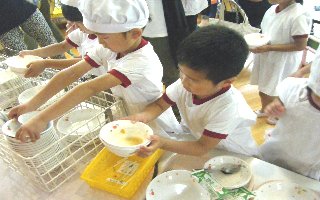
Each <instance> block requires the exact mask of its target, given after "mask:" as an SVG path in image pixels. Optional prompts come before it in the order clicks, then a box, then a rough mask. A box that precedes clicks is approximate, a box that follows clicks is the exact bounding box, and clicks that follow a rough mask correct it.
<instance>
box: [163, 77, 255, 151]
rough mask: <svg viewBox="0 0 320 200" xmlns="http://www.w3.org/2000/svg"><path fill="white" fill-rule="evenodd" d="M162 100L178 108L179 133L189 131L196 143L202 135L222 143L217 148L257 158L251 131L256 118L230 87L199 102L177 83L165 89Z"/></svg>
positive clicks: (236, 92)
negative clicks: (179, 119) (180, 128)
mask: <svg viewBox="0 0 320 200" xmlns="http://www.w3.org/2000/svg"><path fill="white" fill-rule="evenodd" d="M163 98H164V99H165V100H166V102H167V103H169V104H171V105H172V104H176V105H177V107H178V109H179V112H180V115H181V126H182V129H183V130H185V131H189V133H191V134H192V135H193V136H194V137H195V139H199V138H200V137H201V136H202V135H205V136H208V137H213V138H217V139H221V141H220V143H219V145H218V146H219V147H220V148H224V149H227V150H229V151H233V152H236V153H241V154H246V155H257V146H256V143H255V141H254V140H253V138H252V137H251V130H250V127H251V126H252V125H253V124H255V122H256V115H255V114H254V113H253V111H252V110H251V108H250V107H249V105H248V104H247V102H246V101H245V99H244V98H243V96H242V94H241V93H240V92H239V91H238V90H237V89H235V88H234V87H233V86H231V87H229V88H224V89H223V90H221V91H220V92H218V93H217V94H215V95H214V96H212V97H209V98H206V99H201V100H199V99H195V98H194V96H193V94H191V93H190V92H188V91H187V90H186V89H184V87H183V85H182V83H181V80H180V79H179V80H177V81H176V82H175V83H173V84H171V85H170V86H169V87H168V88H167V90H166V93H165V94H164V95H163Z"/></svg>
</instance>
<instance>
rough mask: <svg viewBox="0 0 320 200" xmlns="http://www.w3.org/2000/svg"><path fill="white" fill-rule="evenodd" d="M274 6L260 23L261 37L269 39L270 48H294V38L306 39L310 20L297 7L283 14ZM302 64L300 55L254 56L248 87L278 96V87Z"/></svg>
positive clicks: (297, 53) (293, 6) (287, 53)
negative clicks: (263, 35)
mask: <svg viewBox="0 0 320 200" xmlns="http://www.w3.org/2000/svg"><path fill="white" fill-rule="evenodd" d="M278 9H279V8H278V7H277V5H274V6H271V7H270V8H269V9H268V10H267V12H266V13H265V15H264V17H263V20H262V22H261V29H262V33H263V34H266V35H268V36H269V37H270V38H271V41H270V43H271V44H289V43H291V44H293V43H294V38H299V37H305V38H307V37H308V35H309V34H310V30H311V17H310V16H309V14H308V12H307V11H306V10H305V9H304V8H303V6H302V5H301V4H299V3H294V4H292V5H290V6H288V7H287V8H285V9H284V10H282V11H280V12H279V11H278ZM301 60H302V51H292V52H280V51H269V52H265V53H258V54H255V58H254V64H253V69H252V74H251V84H254V85H258V88H259V91H261V92H263V93H265V94H267V95H270V96H278V94H277V91H276V87H277V85H278V84H279V83H280V82H281V81H282V80H283V79H285V78H286V77H288V76H289V75H290V74H292V73H293V72H295V71H296V70H297V69H298V67H299V65H300V63H301Z"/></svg>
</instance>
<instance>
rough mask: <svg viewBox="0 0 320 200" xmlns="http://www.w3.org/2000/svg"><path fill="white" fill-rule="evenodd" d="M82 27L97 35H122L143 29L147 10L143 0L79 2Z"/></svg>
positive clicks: (83, 0)
mask: <svg viewBox="0 0 320 200" xmlns="http://www.w3.org/2000/svg"><path fill="white" fill-rule="evenodd" d="M79 10H80V12H81V13H82V15H83V24H84V26H85V27H86V28H87V29H89V30H91V31H95V32H97V33H122V32H127V31H130V30H132V29H134V28H143V27H144V26H146V24H147V23H148V19H149V9H148V6H147V3H146V1H145V0H81V1H80V6H79Z"/></svg>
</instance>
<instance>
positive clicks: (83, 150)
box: [0, 70, 127, 192]
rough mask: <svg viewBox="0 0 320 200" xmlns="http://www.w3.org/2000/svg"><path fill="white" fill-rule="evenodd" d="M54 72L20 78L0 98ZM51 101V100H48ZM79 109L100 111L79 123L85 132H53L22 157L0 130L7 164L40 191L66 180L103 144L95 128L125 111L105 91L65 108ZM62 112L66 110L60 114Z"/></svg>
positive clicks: (12, 100)
mask: <svg viewBox="0 0 320 200" xmlns="http://www.w3.org/2000/svg"><path fill="white" fill-rule="evenodd" d="M54 74H55V72H54V71H50V70H47V71H45V72H44V73H43V74H42V75H41V76H40V77H39V78H34V79H23V81H22V83H21V84H18V85H16V86H14V87H12V88H11V89H9V90H8V91H1V93H0V99H1V98H2V99H5V98H6V95H7V94H8V92H9V91H13V90H15V91H19V92H20V91H23V90H25V89H28V88H29V87H30V86H34V85H39V84H43V81H46V80H48V79H50V78H51V77H53V76H54ZM79 83H80V81H79V82H76V83H74V84H73V85H71V86H70V87H68V88H66V89H65V91H67V90H70V89H71V88H73V87H75V86H76V85H78V84H79ZM19 92H17V93H16V94H17V95H16V96H11V97H10V98H9V99H7V103H6V106H8V105H9V106H15V105H17V97H18V95H19V94H18V93H19ZM58 99H59V98H56V99H55V101H57V100H58ZM52 103H54V102H51V103H50V104H52ZM2 106H3V105H0V108H1V109H8V107H6V108H4V107H2ZM81 109H99V110H101V112H99V113H98V114H97V115H96V116H94V117H92V118H91V119H89V120H87V121H86V123H85V124H83V125H82V126H81V127H79V129H80V128H81V130H82V132H83V129H87V131H86V134H81V135H79V136H78V137H77V138H75V140H74V141H73V142H70V140H68V139H69V137H68V136H69V135H67V134H58V133H57V134H58V139H57V140H56V141H55V142H53V143H52V144H51V145H49V146H48V147H45V148H44V149H43V150H42V151H41V152H39V153H37V154H36V155H34V156H32V157H24V156H22V155H21V154H19V153H18V152H16V151H15V150H14V149H12V148H11V146H10V144H9V142H8V138H7V136H5V135H3V134H0V157H1V158H2V160H3V161H4V163H6V164H7V165H8V166H9V167H10V168H12V169H14V170H15V171H16V172H18V173H20V174H22V175H23V176H25V177H26V178H27V179H28V180H29V181H30V182H32V183H33V184H34V185H35V186H37V187H39V188H41V189H43V190H44V191H48V192H52V191H54V190H55V189H57V188H58V187H59V186H61V185H62V184H63V183H65V182H66V181H68V180H69V179H70V178H71V177H72V176H73V175H74V174H76V173H77V172H79V171H80V170H82V169H83V168H84V167H85V166H86V165H87V164H88V163H89V161H90V160H91V159H92V158H94V157H95V156H96V154H97V153H99V152H100V150H101V149H102V148H103V147H104V145H103V144H102V143H101V142H100V140H99V138H98V135H99V131H97V130H100V128H101V127H102V126H103V125H104V124H106V123H107V122H110V121H112V120H113V118H114V117H113V116H118V117H122V116H126V115H127V111H126V108H125V104H124V102H123V101H122V99H121V98H119V97H116V96H114V95H112V94H110V93H108V92H100V93H99V94H97V95H95V96H92V97H90V98H89V99H88V100H86V101H84V102H82V103H80V104H79V105H77V106H75V107H74V108H73V109H72V110H70V111H69V112H72V111H74V110H81ZM69 112H68V113H69ZM66 114H67V113H65V114H64V115H66ZM64 115H63V116H64ZM101 115H103V117H101ZM63 116H61V117H63ZM93 120H95V124H96V126H95V127H92V124H91V125H90V126H89V123H90V122H92V121H93ZM97 121H98V123H97ZM56 122H57V119H56V120H55V121H54V124H56ZM68 134H73V136H74V135H77V129H76V130H74V131H73V132H70V133H68ZM88 138H89V139H88ZM79 144H80V145H79ZM57 147H58V148H57ZM52 148H56V151H55V153H54V154H53V155H50V156H48V152H49V151H51V152H52ZM52 163H54V164H52Z"/></svg>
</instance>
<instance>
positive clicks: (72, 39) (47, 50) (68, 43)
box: [19, 0, 106, 78]
mask: <svg viewBox="0 0 320 200" xmlns="http://www.w3.org/2000/svg"><path fill="white" fill-rule="evenodd" d="M78 4H79V0H62V1H61V9H62V14H63V16H64V17H65V18H66V19H67V20H68V21H70V22H71V23H72V26H73V27H75V28H76V29H75V30H74V31H72V32H71V33H69V34H68V36H67V38H66V39H65V40H64V41H62V42H60V43H56V44H52V45H49V46H46V47H42V48H39V49H35V50H24V51H21V52H20V54H19V55H20V56H24V55H35V56H40V57H43V58H46V57H51V56H55V55H60V54H62V53H64V52H66V51H68V50H70V49H72V48H77V50H78V52H79V53H80V55H81V56H82V57H83V56H85V55H86V53H87V52H88V51H89V49H91V48H93V47H95V46H97V45H98V44H99V41H98V39H97V36H96V35H94V34H89V33H90V31H89V30H88V29H86V28H85V27H84V25H83V22H82V21H83V17H82V14H81V13H80V11H79V9H78V8H77V6H78ZM80 60H81V58H72V59H44V60H37V61H33V62H31V63H30V64H28V66H27V67H28V70H27V72H26V73H25V77H26V78H29V77H36V76H38V75H39V74H40V73H41V72H43V71H44V70H45V69H46V68H53V69H64V68H67V67H70V66H71V65H73V64H75V63H77V62H79V61H80ZM105 72H106V70H104V68H103V67H101V68H99V69H92V70H90V71H89V72H88V73H90V74H93V75H95V76H99V75H102V74H105Z"/></svg>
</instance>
